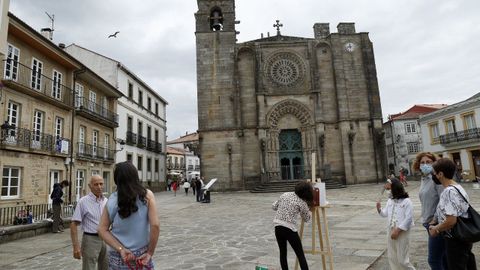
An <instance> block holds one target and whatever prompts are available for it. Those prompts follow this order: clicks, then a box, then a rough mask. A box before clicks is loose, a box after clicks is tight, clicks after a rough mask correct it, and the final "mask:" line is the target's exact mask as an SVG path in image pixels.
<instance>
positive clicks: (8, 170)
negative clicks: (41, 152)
mask: <svg viewBox="0 0 480 270" xmlns="http://www.w3.org/2000/svg"><path fill="white" fill-rule="evenodd" d="M19 197H20V168H15V167H4V168H3V174H2V193H1V198H2V199H16V198H19Z"/></svg>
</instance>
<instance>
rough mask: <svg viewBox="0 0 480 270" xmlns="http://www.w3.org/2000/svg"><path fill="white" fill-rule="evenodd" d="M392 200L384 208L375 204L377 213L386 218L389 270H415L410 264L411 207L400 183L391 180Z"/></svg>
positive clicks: (410, 202) (378, 203)
mask: <svg viewBox="0 0 480 270" xmlns="http://www.w3.org/2000/svg"><path fill="white" fill-rule="evenodd" d="M391 181H392V184H391V190H392V198H390V199H388V201H387V205H386V206H385V208H381V204H380V202H377V211H378V213H379V214H380V216H382V217H388V222H387V226H388V227H387V251H388V262H389V264H390V269H392V270H397V269H398V270H400V269H413V270H414V269H415V267H413V265H412V264H411V263H410V252H409V248H410V228H411V227H412V226H413V205H412V201H411V200H410V199H409V198H408V193H407V192H405V189H404V187H403V185H402V183H401V182H400V181H398V180H397V179H393V180H391Z"/></svg>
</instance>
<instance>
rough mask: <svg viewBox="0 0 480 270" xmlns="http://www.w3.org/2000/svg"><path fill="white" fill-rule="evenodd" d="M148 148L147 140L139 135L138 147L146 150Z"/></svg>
mask: <svg viewBox="0 0 480 270" xmlns="http://www.w3.org/2000/svg"><path fill="white" fill-rule="evenodd" d="M146 146H147V138H145V137H143V136H141V135H138V140H137V147H139V148H145V147H146Z"/></svg>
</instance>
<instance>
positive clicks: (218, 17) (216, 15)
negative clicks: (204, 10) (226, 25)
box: [210, 7, 223, 31]
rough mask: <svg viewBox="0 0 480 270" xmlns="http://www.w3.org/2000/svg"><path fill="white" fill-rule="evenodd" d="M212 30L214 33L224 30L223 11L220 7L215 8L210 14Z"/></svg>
mask: <svg viewBox="0 0 480 270" xmlns="http://www.w3.org/2000/svg"><path fill="white" fill-rule="evenodd" d="M210 29H212V31H222V30H223V16H222V11H221V10H220V9H219V8H218V7H217V8H214V9H213V10H212V12H211V13H210Z"/></svg>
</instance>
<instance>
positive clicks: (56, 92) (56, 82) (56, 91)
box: [52, 70, 62, 99]
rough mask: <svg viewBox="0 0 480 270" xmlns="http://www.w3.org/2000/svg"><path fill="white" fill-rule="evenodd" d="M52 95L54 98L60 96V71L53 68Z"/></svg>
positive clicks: (59, 97)
mask: <svg viewBox="0 0 480 270" xmlns="http://www.w3.org/2000/svg"><path fill="white" fill-rule="evenodd" d="M52 97H53V98H55V99H61V98H62V73H60V72H58V71H56V70H53V84H52Z"/></svg>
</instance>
